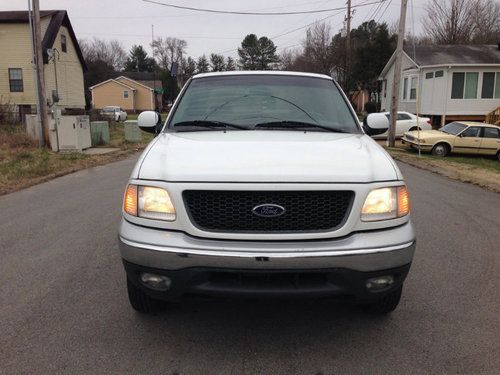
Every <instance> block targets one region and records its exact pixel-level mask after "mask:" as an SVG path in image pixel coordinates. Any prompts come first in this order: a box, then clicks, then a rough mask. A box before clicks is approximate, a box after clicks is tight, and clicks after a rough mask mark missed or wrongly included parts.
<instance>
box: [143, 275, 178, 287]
mask: <svg viewBox="0 0 500 375" xmlns="http://www.w3.org/2000/svg"><path fill="white" fill-rule="evenodd" d="M141 281H142V283H143V284H144V285H146V286H147V287H148V288H151V289H154V290H160V291H165V290H168V289H170V284H172V280H170V278H169V277H167V276H163V275H157V274H155V273H146V272H145V273H141Z"/></svg>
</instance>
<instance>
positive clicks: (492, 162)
mask: <svg viewBox="0 0 500 375" xmlns="http://www.w3.org/2000/svg"><path fill="white" fill-rule="evenodd" d="M386 149H387V151H388V152H389V153H390V154H391V155H393V156H398V155H403V156H404V155H407V156H409V157H414V158H417V159H420V160H422V161H425V160H435V161H438V162H442V163H452V164H464V165H469V166H474V167H477V168H481V169H487V170H491V171H495V172H498V173H500V162H499V161H498V160H497V159H496V157H495V156H494V155H492V156H485V155H464V154H451V155H448V156H446V157H444V158H443V157H439V156H434V155H431V154H429V153H426V152H425V153H424V152H422V153H421V154H420V157H419V156H418V151H416V150H407V149H403V148H397V147H392V148H391V147H387V148H386Z"/></svg>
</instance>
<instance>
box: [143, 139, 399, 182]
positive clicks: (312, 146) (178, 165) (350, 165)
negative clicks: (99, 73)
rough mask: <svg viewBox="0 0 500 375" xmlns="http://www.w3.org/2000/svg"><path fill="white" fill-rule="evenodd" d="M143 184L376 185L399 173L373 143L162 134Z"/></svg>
mask: <svg viewBox="0 0 500 375" xmlns="http://www.w3.org/2000/svg"><path fill="white" fill-rule="evenodd" d="M136 177H137V178H139V179H148V180H162V181H169V182H175V181H182V182H313V183H314V182H331V183H335V182H339V183H341V182H359V183H365V182H375V181H391V180H397V179H398V177H399V174H398V172H397V167H396V166H395V164H394V162H393V161H392V159H391V158H390V156H389V155H388V154H387V153H386V152H385V151H384V149H383V148H382V147H380V146H379V145H378V144H377V143H376V142H375V141H373V140H372V139H371V138H370V137H368V136H366V135H362V134H342V133H325V132H306V133H304V132H302V131H272V130H264V131H227V132H223V131H200V132H183V133H162V134H160V135H159V136H158V137H157V138H156V139H155V140H154V141H153V142H152V143H151V144H150V146H149V147H148V148H147V149H146V150H145V151H144V153H143V156H142V158H141V159H140V160H139V162H138V165H137V167H136Z"/></svg>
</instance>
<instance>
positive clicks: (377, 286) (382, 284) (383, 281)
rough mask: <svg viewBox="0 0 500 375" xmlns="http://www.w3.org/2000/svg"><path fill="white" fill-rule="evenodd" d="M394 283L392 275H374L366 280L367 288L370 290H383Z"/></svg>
mask: <svg viewBox="0 0 500 375" xmlns="http://www.w3.org/2000/svg"><path fill="white" fill-rule="evenodd" d="M392 284H394V277H393V276H391V275H386V276H379V277H373V278H371V279H368V280H366V289H368V290H369V291H370V292H381V291H383V290H386V289H389V288H390V287H391V286H392Z"/></svg>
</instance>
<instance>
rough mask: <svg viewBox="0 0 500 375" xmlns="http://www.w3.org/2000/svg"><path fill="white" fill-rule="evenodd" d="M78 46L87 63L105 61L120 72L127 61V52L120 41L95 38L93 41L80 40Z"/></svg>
mask: <svg viewBox="0 0 500 375" xmlns="http://www.w3.org/2000/svg"><path fill="white" fill-rule="evenodd" d="M78 44H79V45H80V49H81V50H82V54H83V58H84V59H85V61H86V62H91V61H93V62H95V61H103V62H105V63H106V64H108V65H110V66H112V67H113V68H114V69H115V70H118V71H119V70H122V69H123V66H124V65H125V62H126V61H127V52H126V51H125V48H123V45H122V43H121V42H119V41H118V40H110V41H107V40H104V39H98V38H93V39H92V40H79V41H78Z"/></svg>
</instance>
